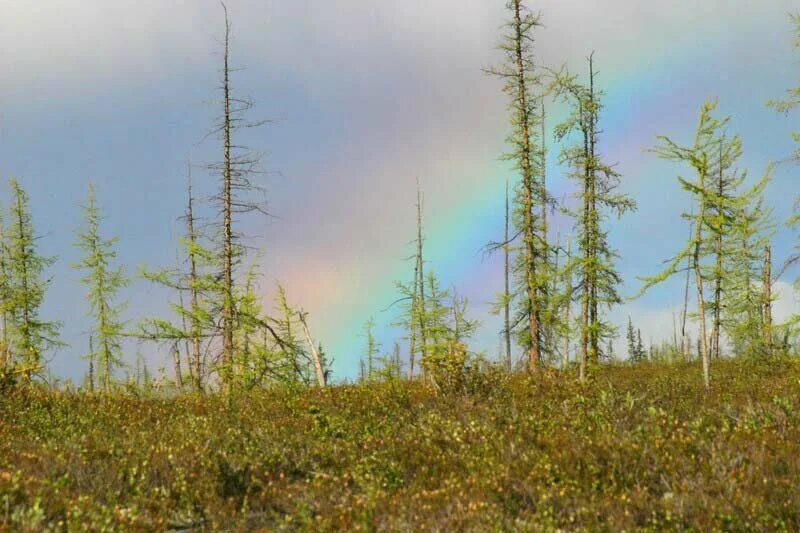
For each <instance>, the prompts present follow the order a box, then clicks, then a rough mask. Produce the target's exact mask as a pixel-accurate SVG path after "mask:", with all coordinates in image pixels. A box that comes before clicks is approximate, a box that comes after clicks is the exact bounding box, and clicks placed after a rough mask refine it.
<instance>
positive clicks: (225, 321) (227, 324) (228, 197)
mask: <svg viewBox="0 0 800 533" xmlns="http://www.w3.org/2000/svg"><path fill="white" fill-rule="evenodd" d="M222 7H223V9H224V10H225V42H224V54H223V71H222V76H223V87H222V91H223V97H224V114H223V125H222V126H223V128H222V135H223V158H224V166H223V171H222V179H223V190H222V208H223V250H222V255H223V272H222V278H223V279H222V283H223V289H224V295H223V305H222V364H223V380H224V381H225V382H226V383H227V386H228V390H229V392H230V388H231V386H232V384H231V380H232V378H233V351H234V346H233V325H234V310H233V228H232V226H233V208H232V183H231V179H232V176H231V97H230V69H229V66H228V59H229V54H230V23H229V21H228V10H227V8H226V7H225V4H222Z"/></svg>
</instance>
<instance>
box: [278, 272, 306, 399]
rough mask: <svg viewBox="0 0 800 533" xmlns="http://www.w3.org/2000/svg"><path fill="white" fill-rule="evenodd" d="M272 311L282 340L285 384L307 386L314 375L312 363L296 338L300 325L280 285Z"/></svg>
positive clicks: (294, 310)
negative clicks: (274, 313)
mask: <svg viewBox="0 0 800 533" xmlns="http://www.w3.org/2000/svg"><path fill="white" fill-rule="evenodd" d="M275 288H276V291H275V304H274V309H275V312H276V314H277V316H278V318H277V324H276V329H277V331H278V335H279V336H280V338H281V339H283V340H284V344H283V345H281V346H280V350H281V353H282V355H283V364H282V365H280V367H282V368H283V374H284V375H285V376H286V377H285V379H286V381H287V382H289V383H292V384H303V385H309V384H311V381H312V376H313V375H314V367H313V362H312V361H311V357H310V356H309V355H308V351H307V350H306V349H305V348H303V344H302V341H301V340H300V338H299V337H298V334H299V330H300V325H299V324H298V323H297V310H296V309H294V307H292V306H291V305H290V304H289V299H288V297H287V296H286V289H285V288H284V287H283V285H281V284H280V283H277V284H276V287H275Z"/></svg>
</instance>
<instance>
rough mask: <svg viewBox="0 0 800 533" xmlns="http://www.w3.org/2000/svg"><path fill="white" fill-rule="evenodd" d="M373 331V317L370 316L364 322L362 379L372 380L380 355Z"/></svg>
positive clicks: (379, 348)
mask: <svg viewBox="0 0 800 533" xmlns="http://www.w3.org/2000/svg"><path fill="white" fill-rule="evenodd" d="M374 331H375V319H373V318H372V317H370V319H369V320H367V321H366V322H365V323H364V339H365V340H366V347H365V351H364V368H365V373H364V381H372V379H373V377H374V375H375V371H376V369H377V368H376V364H377V363H378V359H379V357H380V351H381V345H380V343H378V340H377V339H376V338H375V333H374Z"/></svg>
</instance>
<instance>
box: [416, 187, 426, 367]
mask: <svg viewBox="0 0 800 533" xmlns="http://www.w3.org/2000/svg"><path fill="white" fill-rule="evenodd" d="M423 250H424V241H423V239H422V192H421V191H420V186H419V180H417V267H416V272H417V280H416V283H417V285H416V291H417V311H418V317H417V319H418V321H419V336H420V342H421V345H420V358H421V361H420V364H421V366H422V379H423V381H424V380H425V377H426V375H427V371H426V368H425V365H426V364H427V363H428V357H427V355H428V338H427V337H428V335H427V331H426V330H427V328H426V327H425V275H424V272H425V261H424V259H423V257H424V256H423Z"/></svg>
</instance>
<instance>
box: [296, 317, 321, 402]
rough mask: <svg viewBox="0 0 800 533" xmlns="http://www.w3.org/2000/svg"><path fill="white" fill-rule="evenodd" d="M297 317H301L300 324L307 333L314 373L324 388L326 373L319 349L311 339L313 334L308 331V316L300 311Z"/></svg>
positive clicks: (318, 383) (318, 382)
mask: <svg viewBox="0 0 800 533" xmlns="http://www.w3.org/2000/svg"><path fill="white" fill-rule="evenodd" d="M297 316H298V317H300V324H302V326H303V333H305V336H306V341H308V347H309V349H310V350H311V359H312V361H313V362H314V372H315V373H316V376H317V385H319V386H320V387H324V386H325V385H326V383H325V372H324V370H323V369H322V361H320V358H319V352H318V351H317V347H316V346H314V341H313V340H312V338H311V332H310V331H309V330H308V324H307V323H306V314H305V313H303V312H302V311H298V313H297Z"/></svg>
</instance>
